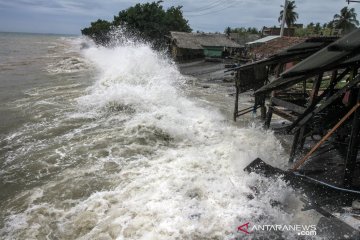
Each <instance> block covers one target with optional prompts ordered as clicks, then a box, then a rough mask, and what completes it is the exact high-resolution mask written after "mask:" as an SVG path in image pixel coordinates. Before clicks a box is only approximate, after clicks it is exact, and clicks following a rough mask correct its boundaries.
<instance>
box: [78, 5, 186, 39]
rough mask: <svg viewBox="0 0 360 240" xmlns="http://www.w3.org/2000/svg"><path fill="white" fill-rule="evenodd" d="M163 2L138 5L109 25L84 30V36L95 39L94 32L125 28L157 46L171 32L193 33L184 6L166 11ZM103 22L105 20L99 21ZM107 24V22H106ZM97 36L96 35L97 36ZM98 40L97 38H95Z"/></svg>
mask: <svg viewBox="0 0 360 240" xmlns="http://www.w3.org/2000/svg"><path fill="white" fill-rule="evenodd" d="M161 3H162V1H158V2H152V3H144V4H140V3H138V4H136V5H135V6H132V7H130V8H128V9H126V10H122V11H120V12H119V14H118V15H117V16H114V20H113V22H112V23H110V27H109V26H108V25H105V24H103V25H94V26H93V23H92V25H91V26H90V27H89V28H85V29H83V30H82V31H81V32H82V34H84V35H87V36H90V37H92V38H94V32H96V33H97V32H101V34H100V35H101V36H103V35H104V33H107V32H109V30H110V28H111V26H114V27H117V26H122V27H125V28H126V29H127V30H128V31H131V32H136V33H137V34H139V35H140V36H141V37H142V38H144V39H145V40H147V41H151V42H154V43H155V45H156V46H159V45H161V44H162V43H163V42H164V38H165V36H166V35H168V34H169V32H170V31H181V32H191V28H190V26H189V24H188V21H187V20H186V19H184V17H183V15H182V10H181V8H182V6H177V7H170V8H169V9H167V10H164V9H163V7H162V6H161ZM98 21H101V22H102V21H103V20H98ZM105 22H106V21H105ZM95 36H96V34H95ZM94 39H96V37H95V38H94Z"/></svg>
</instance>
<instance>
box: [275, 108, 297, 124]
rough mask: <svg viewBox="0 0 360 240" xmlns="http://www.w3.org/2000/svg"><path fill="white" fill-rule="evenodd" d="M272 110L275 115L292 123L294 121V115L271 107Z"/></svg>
mask: <svg viewBox="0 0 360 240" xmlns="http://www.w3.org/2000/svg"><path fill="white" fill-rule="evenodd" d="M272 109H273V113H275V114H276V115H278V116H280V117H282V118H284V119H286V120H289V121H291V122H293V121H294V120H295V119H296V116H295V115H292V114H291V113H288V112H286V111H284V110H281V109H278V108H276V107H274V106H273V107H272Z"/></svg>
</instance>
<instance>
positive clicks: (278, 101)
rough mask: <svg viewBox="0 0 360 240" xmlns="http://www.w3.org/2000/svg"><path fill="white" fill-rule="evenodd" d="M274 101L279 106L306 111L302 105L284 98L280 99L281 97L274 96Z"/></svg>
mask: <svg viewBox="0 0 360 240" xmlns="http://www.w3.org/2000/svg"><path fill="white" fill-rule="evenodd" d="M272 102H273V103H274V104H275V105H277V106H281V107H284V108H287V109H289V110H291V111H293V112H296V113H299V114H302V113H304V112H305V108H304V107H301V106H299V105H296V104H294V103H291V102H287V101H284V100H282V99H279V98H275V97H273V98H272Z"/></svg>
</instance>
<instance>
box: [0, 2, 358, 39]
mask: <svg viewBox="0 0 360 240" xmlns="http://www.w3.org/2000/svg"><path fill="white" fill-rule="evenodd" d="M154 1H156V0H154ZM145 2H148V1H146V0H138V1H136V0H102V1H100V0H0V31H1V30H4V29H5V27H6V29H8V28H11V27H13V28H16V29H24V30H23V31H25V30H26V31H37V29H38V28H39V27H41V28H42V29H44V31H46V29H49V31H51V32H54V31H59V32H60V31H63V29H69V31H70V29H71V31H72V32H71V33H79V31H80V29H81V28H83V27H86V26H87V25H89V24H90V22H92V21H95V20H97V19H99V18H101V19H106V20H112V19H113V16H114V15H117V14H118V12H119V11H120V10H122V9H126V8H128V7H130V6H133V5H135V4H136V3H145ZM150 2H151V1H150ZM295 3H296V5H297V8H296V11H297V12H298V13H299V20H298V22H299V23H303V24H305V25H306V24H308V23H310V22H320V23H325V22H329V21H330V20H332V18H333V16H334V14H335V13H338V12H340V9H341V8H342V7H344V6H347V3H346V2H345V0H317V1H314V0H295ZM282 4H284V0H196V1H195V0H164V2H163V6H164V8H168V7H170V6H178V5H181V6H183V8H182V9H183V12H184V16H185V18H186V19H188V20H189V23H190V25H191V27H192V28H193V29H194V30H203V31H221V32H222V31H223V30H224V29H225V27H227V26H230V27H257V28H261V27H263V26H273V25H279V23H278V21H277V19H278V16H279V12H280V10H281V7H280V5H282ZM349 6H350V7H354V8H355V9H356V11H358V10H360V4H357V3H352V4H350V5H349ZM55 16H56V21H55ZM34 18H36V21H35V20H33V19H34ZM21 21H22V22H23V25H24V26H26V29H25V27H23V28H21V25H20V26H19V25H18V24H19V22H21ZM15 23H16V24H15ZM61 23H63V25H64V26H62V27H61V28H59V26H61ZM8 25H10V26H8ZM15 25H16V26H15ZM31 26H33V27H31ZM60 29H61V30H60ZM76 29H78V30H76Z"/></svg>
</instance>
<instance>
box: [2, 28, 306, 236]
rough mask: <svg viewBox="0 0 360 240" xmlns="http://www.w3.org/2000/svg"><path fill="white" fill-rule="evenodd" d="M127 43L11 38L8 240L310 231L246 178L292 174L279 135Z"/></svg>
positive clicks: (294, 200) (158, 54) (260, 180)
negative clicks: (280, 228) (262, 167)
mask: <svg viewBox="0 0 360 240" xmlns="http://www.w3.org/2000/svg"><path fill="white" fill-rule="evenodd" d="M118 38H121V41H117V40H114V42H113V43H112V44H111V45H110V46H108V47H101V46H96V45H95V44H93V43H92V42H91V41H90V40H89V39H86V38H83V37H81V36H61V35H46V34H24V33H0V102H1V104H0V238H1V239H104V240H105V239H144V240H148V239H159V240H161V239H164V240H165V239H166V240H168V239H179V240H180V239H251V237H253V235H251V234H250V233H248V234H247V233H245V232H243V231H239V229H238V227H239V226H241V225H243V224H246V223H249V224H250V225H252V224H290V223H298V222H296V221H298V220H296V219H295V216H294V211H295V210H296V209H297V208H298V207H299V206H300V200H299V199H298V197H297V195H296V194H295V192H294V189H292V188H291V187H289V186H288V184H287V183H286V182H284V181H282V180H281V179H266V178H264V177H262V176H260V175H257V174H255V173H250V174H249V173H246V172H244V171H243V169H244V168H245V167H246V166H247V165H248V164H249V163H250V162H251V161H252V160H254V159H255V158H258V157H259V158H262V159H263V160H265V161H266V162H267V163H270V164H271V165H273V166H278V167H279V166H282V165H283V164H284V163H286V161H287V157H286V156H287V155H286V153H284V148H283V146H282V144H281V142H280V141H279V140H278V139H277V138H276V137H275V135H274V133H273V132H272V131H268V130H264V129H262V127H261V126H260V125H259V124H257V123H256V122H254V123H249V124H246V125H243V126H239V125H236V124H234V123H233V122H232V120H231V118H230V117H229V115H227V114H225V113H224V109H221V106H227V107H228V108H229V109H232V106H233V101H234V100H233V97H232V96H229V95H228V94H225V93H224V92H223V91H211V92H209V89H208V88H202V87H197V86H196V84H194V81H195V82H196V79H195V78H194V77H190V76H186V75H182V74H181V73H180V71H179V68H178V66H177V65H176V64H175V63H174V62H173V61H172V60H171V59H170V58H169V57H168V56H167V54H166V52H162V51H155V50H153V49H152V47H151V45H150V44H147V43H145V42H142V41H140V40H135V39H133V38H130V37H129V38H125V37H124V36H118ZM214 99H215V100H214ZM221 101H222V102H221ZM219 102H220V103H219ZM225 112H226V111H225ZM306 221H307V223H309V220H308V219H307V220H306ZM250 225H249V226H250ZM266 234H268V233H266ZM279 234H280V235H282V236H283V237H284V236H285V237H289V239H295V235H291V234H293V233H279ZM284 234H285V235H284ZM289 234H290V235H289ZM294 234H295V233H294ZM274 239H276V238H274Z"/></svg>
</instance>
